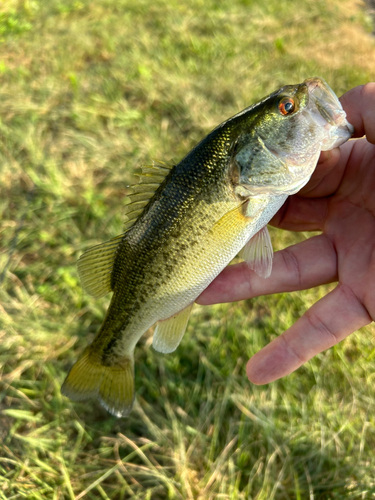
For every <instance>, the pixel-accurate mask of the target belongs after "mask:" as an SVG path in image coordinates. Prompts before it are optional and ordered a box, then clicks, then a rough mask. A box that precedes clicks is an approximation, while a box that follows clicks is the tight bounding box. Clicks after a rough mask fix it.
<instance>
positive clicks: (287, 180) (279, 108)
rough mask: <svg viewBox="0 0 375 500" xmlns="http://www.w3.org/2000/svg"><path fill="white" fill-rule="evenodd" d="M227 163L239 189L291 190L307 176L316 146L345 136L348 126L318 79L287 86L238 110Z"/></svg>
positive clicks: (326, 147)
mask: <svg viewBox="0 0 375 500" xmlns="http://www.w3.org/2000/svg"><path fill="white" fill-rule="evenodd" d="M237 117H238V119H239V120H241V119H242V123H241V125H240V133H239V134H238V137H237V140H236V142H235V144H234V147H233V152H232V166H233V170H234V172H235V177H236V178H237V179H238V192H239V194H241V193H242V195H244V196H245V195H246V193H250V194H251V193H254V192H256V193H259V192H271V193H272V192H277V193H284V194H293V193H295V192H297V191H298V190H299V189H301V187H302V186H303V185H305V184H306V182H307V181H308V180H309V178H310V177H311V174H312V173H313V171H314V169H315V166H316V163H317V161H318V158H319V155H320V152H321V151H327V150H329V149H332V148H334V147H337V146H340V145H341V144H343V143H344V142H345V141H347V140H348V139H349V138H350V137H351V135H352V133H353V131H354V128H353V126H352V125H351V124H350V123H349V122H348V121H347V119H346V113H345V111H344V110H343V109H342V107H341V104H340V101H339V100H338V98H337V96H336V95H335V93H334V92H333V90H332V89H331V88H330V87H329V86H328V84H327V83H326V82H325V81H324V80H323V79H322V78H309V79H307V80H305V81H304V82H302V83H300V84H297V85H286V86H284V87H282V88H281V89H279V90H278V91H276V92H274V93H273V94H271V95H269V96H268V97H266V98H265V99H264V100H262V101H261V102H260V103H258V104H256V105H255V106H253V107H251V108H249V109H248V111H247V112H245V113H242V114H241V113H240V114H239V115H237Z"/></svg>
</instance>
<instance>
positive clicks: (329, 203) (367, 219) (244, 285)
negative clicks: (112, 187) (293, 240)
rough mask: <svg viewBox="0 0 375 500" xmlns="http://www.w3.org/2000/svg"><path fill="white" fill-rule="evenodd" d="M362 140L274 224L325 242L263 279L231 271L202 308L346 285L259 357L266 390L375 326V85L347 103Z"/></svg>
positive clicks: (329, 164)
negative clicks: (363, 329)
mask: <svg viewBox="0 0 375 500" xmlns="http://www.w3.org/2000/svg"><path fill="white" fill-rule="evenodd" d="M340 101H341V104H342V106H343V108H344V110H345V111H346V113H347V118H348V121H349V122H350V123H351V124H352V125H353V126H354V129H355V133H354V136H355V137H362V136H363V135H366V138H362V139H356V140H352V141H349V142H347V143H345V144H344V145H343V146H341V147H340V148H338V149H335V150H332V151H327V152H324V153H322V155H321V157H320V161H319V163H318V165H317V167H316V170H315V172H314V174H313V176H312V177H311V179H310V181H309V183H308V184H307V185H306V186H305V187H304V188H303V189H302V190H301V191H300V192H299V193H298V194H297V195H294V196H290V197H289V198H288V200H287V202H286V203H285V204H284V206H283V207H282V208H281V209H280V211H279V212H278V213H277V214H276V216H275V217H274V218H273V219H272V221H271V222H270V223H271V224H272V225H274V226H276V227H279V228H282V229H288V230H291V231H316V230H320V231H322V234H320V235H318V236H314V237H312V238H309V239H308V240H306V241H303V242H302V243H298V244H297V245H293V246H290V247H289V248H286V249H284V250H281V251H279V252H276V253H275V255H274V261H273V270H272V274H271V276H270V277H269V278H267V279H263V278H260V277H259V276H257V275H256V274H255V273H254V272H253V271H251V270H250V269H249V267H248V266H247V264H246V263H245V262H242V263H240V264H235V265H232V266H229V267H227V268H226V269H224V271H222V273H221V274H220V275H219V276H218V277H217V278H216V279H215V280H214V281H213V282H212V283H211V285H210V286H209V287H208V288H207V289H206V290H205V291H204V292H203V293H202V294H201V295H200V297H199V298H198V300H197V302H198V303H199V304H215V303H218V302H231V301H236V300H243V299H248V298H252V297H256V296H259V295H267V294H272V293H280V292H291V291H294V290H304V289H307V288H312V287H315V286H318V285H322V284H325V283H331V282H336V281H337V282H338V285H337V286H336V288H335V289H334V290H333V291H331V292H330V293H328V294H327V295H326V296H325V297H323V298H322V299H321V300H319V301H318V302H317V303H315V304H314V305H313V306H312V307H311V308H310V309H309V310H308V311H307V312H306V313H305V314H304V315H303V316H302V317H301V318H299V319H298V320H297V321H296V323H295V324H294V325H293V326H292V327H291V328H289V329H288V330H287V331H285V332H284V333H283V334H282V335H280V336H279V337H278V338H276V339H275V340H274V341H272V342H271V343H270V344H268V345H267V346H266V347H264V348H263V349H262V350H261V351H259V352H258V353H256V354H255V355H254V356H253V357H252V358H251V359H250V361H249V362H248V364H247V370H246V371H247V376H248V377H249V379H250V380H251V381H252V382H254V383H255V384H266V383H268V382H272V381H274V380H276V379H278V378H280V377H283V376H285V375H287V374H289V373H291V372H292V371H294V370H296V369H297V368H299V367H300V366H301V365H302V364H303V363H305V362H306V361H308V360H309V359H310V358H312V357H313V356H315V355H316V354H318V353H319V352H321V351H323V350H325V349H328V348H329V347H332V346H333V345H335V344H337V343H338V342H340V341H341V340H343V339H344V338H345V337H347V336H348V335H349V334H350V333H352V332H354V331H355V330H357V329H358V328H361V327H362V326H365V325H368V324H369V323H371V321H373V320H374V319H375V284H374V281H375V83H370V84H367V85H363V86H360V87H356V88H354V89H352V90H350V91H349V92H347V93H346V94H344V95H343V96H342V97H341V99H340Z"/></svg>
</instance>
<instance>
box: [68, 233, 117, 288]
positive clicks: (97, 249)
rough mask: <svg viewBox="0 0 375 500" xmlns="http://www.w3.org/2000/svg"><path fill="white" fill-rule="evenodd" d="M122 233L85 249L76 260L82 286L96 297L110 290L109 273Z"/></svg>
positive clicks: (110, 273)
mask: <svg viewBox="0 0 375 500" xmlns="http://www.w3.org/2000/svg"><path fill="white" fill-rule="evenodd" d="M123 237H124V234H120V235H119V236H116V238H112V239H111V240H109V241H106V242H104V243H101V244H100V245H96V246H94V247H92V248H90V249H89V250H87V251H86V252H85V253H84V254H83V255H81V257H80V258H79V260H78V262H77V268H78V274H79V277H80V279H81V284H82V287H83V288H84V289H85V290H86V292H88V293H89V294H90V295H93V296H94V297H96V298H99V297H103V296H104V295H106V294H107V293H109V292H111V291H112V288H111V275H112V269H113V264H114V261H115V256H116V250H117V248H118V246H119V244H120V243H121V240H122V238H123Z"/></svg>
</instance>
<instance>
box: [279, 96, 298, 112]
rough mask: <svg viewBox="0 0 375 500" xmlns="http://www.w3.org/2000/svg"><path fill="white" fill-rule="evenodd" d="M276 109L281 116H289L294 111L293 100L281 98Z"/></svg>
mask: <svg viewBox="0 0 375 500" xmlns="http://www.w3.org/2000/svg"><path fill="white" fill-rule="evenodd" d="M278 107H279V111H280V113H281V114H282V115H290V114H291V113H293V111H294V109H295V105H294V100H293V99H292V98H291V97H283V98H282V99H281V100H280V102H279V106H278Z"/></svg>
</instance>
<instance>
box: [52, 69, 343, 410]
mask: <svg viewBox="0 0 375 500" xmlns="http://www.w3.org/2000/svg"><path fill="white" fill-rule="evenodd" d="M351 133H352V127H351V125H350V124H348V123H347V122H346V119H345V113H344V111H343V110H342V108H341V105H340V103H339V101H338V99H337V97H336V96H335V94H334V93H333V91H332V90H331V89H330V88H329V86H328V85H327V84H326V83H325V82H324V81H323V80H322V79H320V78H311V79H308V80H305V81H304V82H302V83H301V84H297V85H287V86H285V87H282V88H281V89H279V90H278V91H276V92H274V93H272V94H270V95H269V96H267V97H266V98H264V99H263V100H262V101H260V102H259V103H257V104H254V105H252V106H250V107H249V108H247V109H245V110H244V111H241V112H240V113H238V114H237V115H235V116H234V117H232V118H230V119H229V120H227V121H225V122H223V123H222V124H220V125H219V126H218V127H216V128H215V129H214V130H213V131H212V132H211V133H210V134H208V136H207V137H205V138H204V139H203V140H202V141H201V142H200V143H199V144H197V145H196V146H195V147H194V148H193V149H192V150H191V151H190V152H189V153H188V154H187V155H186V156H185V157H184V158H183V159H182V160H181V162H179V163H178V164H177V165H175V166H169V165H167V164H163V163H157V164H154V165H151V166H145V167H142V173H141V174H139V175H140V183H139V184H138V185H136V186H135V187H134V191H133V193H134V194H133V195H130V200H131V203H130V204H128V205H127V207H126V222H125V232H124V233H123V234H122V235H120V236H117V237H115V238H113V239H112V240H110V241H109V242H106V243H103V244H102V245H97V246H96V247H93V248H92V249H89V250H88V251H87V252H86V253H85V254H83V256H82V257H81V258H80V260H79V262H78V271H79V274H80V277H81V280H82V285H83V287H84V288H85V289H86V290H87V291H88V292H89V293H91V294H92V295H94V296H95V297H100V296H103V295H105V294H106V293H109V292H111V291H112V292H113V296H112V299H111V303H110V305H109V308H108V311H107V314H106V317H105V319H104V321H103V324H102V326H101V328H100V330H99V332H98V333H97V335H96V337H95V339H94V341H93V342H92V344H91V345H90V346H87V347H86V349H85V350H84V352H83V353H82V355H81V356H80V358H79V359H78V361H77V363H76V364H75V365H74V366H73V367H72V369H71V371H70V372H69V374H68V376H67V378H66V380H65V382H64V384H63V386H62V392H63V394H65V395H67V396H69V397H70V398H71V399H73V400H80V399H86V398H88V397H95V398H97V399H98V400H99V401H100V402H101V404H102V405H103V406H104V407H105V408H106V409H107V410H108V411H110V412H111V413H112V414H114V415H117V416H126V415H128V414H129V412H130V411H131V408H132V405H133V401H134V354H133V353H134V348H135V346H136V344H137V342H138V340H139V339H140V337H141V336H142V335H143V333H144V332H145V331H146V330H147V329H148V328H150V327H151V326H152V325H154V324H155V323H157V327H156V330H155V332H154V339H153V345H154V348H155V349H157V350H159V351H161V352H165V353H167V352H172V351H173V350H175V349H176V348H177V347H178V345H179V342H180V340H181V338H182V336H183V334H184V332H185V329H186V326H187V323H188V319H189V314H190V312H191V308H192V304H193V303H194V301H195V299H196V298H197V297H198V296H199V295H200V293H202V291H203V290H204V289H205V288H206V287H207V286H208V285H209V284H210V283H211V282H212V281H213V280H214V279H215V277H216V276H217V275H218V274H219V273H220V272H221V270H222V269H223V268H224V267H225V266H226V265H227V264H229V263H230V261H231V260H232V259H233V258H234V257H235V256H236V255H237V254H238V252H240V250H241V249H243V248H246V249H248V250H249V251H246V252H244V255H246V256H247V257H246V259H247V263H248V265H249V267H251V268H252V269H254V270H255V271H256V272H258V273H259V274H260V275H261V276H263V277H267V276H268V275H269V273H270V271H271V268H272V247H271V245H270V244H269V237H268V235H267V228H266V225H267V223H268V222H269V220H270V219H271V218H272V217H273V215H274V214H275V213H276V212H277V210H278V209H279V208H280V207H281V205H282V204H283V203H284V201H285V200H286V198H287V197H288V195H290V194H294V193H295V192H297V191H298V190H299V189H300V188H301V187H302V186H303V185H304V184H306V182H307V181H308V180H309V178H310V176H311V174H312V172H313V170H314V168H315V165H316V162H317V160H318V157H319V154H320V151H322V150H327V149H331V148H332V147H335V146H338V145H340V144H341V143H343V142H345V140H347V139H348V138H349V137H350V135H351ZM266 235H267V237H265V236H266Z"/></svg>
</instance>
